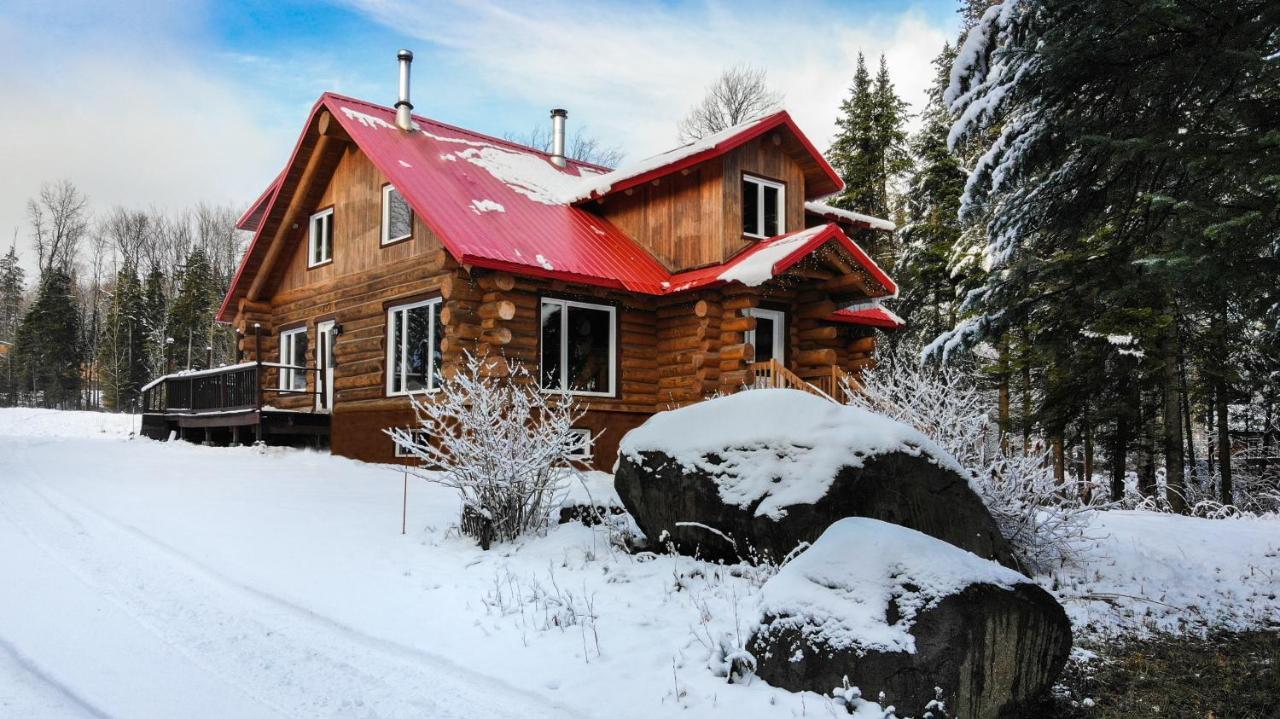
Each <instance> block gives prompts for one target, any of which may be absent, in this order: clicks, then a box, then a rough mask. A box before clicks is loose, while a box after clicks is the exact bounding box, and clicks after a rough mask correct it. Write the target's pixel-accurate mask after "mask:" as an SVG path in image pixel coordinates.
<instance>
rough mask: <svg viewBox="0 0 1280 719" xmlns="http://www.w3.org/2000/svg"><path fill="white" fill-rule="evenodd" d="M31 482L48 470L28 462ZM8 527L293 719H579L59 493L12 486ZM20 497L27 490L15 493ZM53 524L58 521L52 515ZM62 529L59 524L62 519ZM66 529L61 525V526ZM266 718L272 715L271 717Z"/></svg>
mask: <svg viewBox="0 0 1280 719" xmlns="http://www.w3.org/2000/svg"><path fill="white" fill-rule="evenodd" d="M22 459H23V462H24V463H25V464H26V465H27V467H28V468H29V473H30V476H31V477H33V478H37V477H39V476H40V474H41V472H40V469H39V467H37V466H35V465H34V464H33V463H31V462H30V459H29V458H28V457H26V456H25V454H24V456H23V458H22ZM0 486H4V487H7V488H8V490H9V491H6V492H5V495H6V496H5V502H4V503H3V504H5V505H8V508H9V509H16V510H18V511H16V512H13V511H6V514H7V515H8V519H10V521H11V522H13V523H15V524H18V525H25V527H24V529H26V530H27V533H28V534H30V535H33V536H39V537H40V538H41V540H43V541H44V542H45V543H46V544H47V545H48V546H49V549H50V552H51V554H54V555H57V556H58V557H59V559H60V561H63V562H66V563H67V564H68V565H69V566H70V567H71V568H73V569H74V570H75V571H78V572H80V573H82V574H84V575H86V576H87V577H88V580H87V581H86V584H89V585H91V586H95V587H96V588H97V589H98V590H99V591H102V592H105V593H108V594H110V595H112V596H113V598H114V599H116V600H117V601H118V603H119V604H120V605H121V606H122V607H124V608H125V611H126V612H128V613H129V614H130V615H131V616H132V617H134V618H135V619H136V620H138V622H139V623H140V624H141V625H143V626H146V627H147V628H148V630H149V631H152V632H154V633H155V634H156V635H157V636H158V637H160V638H161V639H162V640H164V641H166V642H168V643H169V644H171V645H173V646H175V647H177V648H179V649H182V650H184V653H185V654H186V655H187V656H189V657H191V658H192V660H193V664H197V665H199V666H202V667H204V668H206V670H207V671H210V672H211V673H214V674H216V675H218V676H220V677H222V678H224V679H226V680H227V681H228V682H230V683H232V684H234V685H236V686H237V687H238V688H239V689H240V690H241V691H243V692H244V693H245V694H247V695H249V696H254V697H256V698H260V699H262V698H265V697H269V698H270V704H272V705H274V706H275V707H276V708H278V709H280V711H281V712H282V713H284V714H286V715H293V716H307V717H311V716H370V717H375V716H376V717H395V716H413V717H423V716H431V717H507V716H510V717H516V716H519V717H533V718H536V717H541V716H547V717H551V716H569V715H573V714H574V712H572V711H571V710H568V709H567V708H565V707H561V706H555V705H553V704H551V703H550V702H548V701H547V700H546V699H543V698H541V697H538V696H537V695H535V694H532V693H529V692H525V691H522V690H518V689H514V688H511V687H509V686H506V685H504V684H503V683H502V682H501V680H498V679H493V678H491V677H484V676H482V675H478V674H476V673H474V672H470V671H468V670H464V669H462V668H460V667H457V666H455V665H452V664H449V663H448V662H447V660H444V659H442V658H439V657H435V656H433V655H430V654H426V653H423V652H419V651H416V650H413V649H410V648H408V647H404V646H401V645H398V644H395V643H393V642H388V641H386V640H382V639H378V638H375V637H370V636H368V635H365V634H362V633H360V632H358V631H356V630H354V629H352V628H350V627H347V626H345V625H342V624H340V623H337V622H335V621H333V620H330V619H328V618H326V617H323V616H320V615H317V614H315V613H314V612H311V611H310V610H307V609H305V608H302V607H298V606H296V605H294V604H292V603H289V602H287V601H284V600H281V599H279V598H278V597H274V596H272V595H269V594H266V593H263V592H261V591H259V590H257V589H254V588H252V587H248V586H245V585H243V584H239V583H237V582H234V581H233V580H230V579H228V578H226V577H223V576H222V575H219V574H218V573H217V572H214V571H212V570H210V569H209V568H208V567H206V566H204V565H202V564H201V563H200V562H198V561H196V560H194V559H193V558H191V557H189V556H187V555H185V554H183V553H181V552H179V551H177V550H175V549H174V548H172V547H170V546H168V545H167V544H165V543H163V542H161V541H159V540H157V539H155V538H154V537H151V536H149V535H147V534H145V533H144V532H141V531H140V530H138V529H137V528H134V527H130V526H128V525H124V524H121V523H119V522H117V521H115V520H114V519H111V518H110V517H107V516H105V515H103V514H102V513H101V512H98V511H97V510H95V509H92V508H91V507H88V506H87V505H85V504H83V503H82V502H80V501H79V500H77V499H74V498H71V497H69V496H67V495H66V494H65V493H63V492H60V491H57V490H53V489H51V488H49V487H47V486H46V487H42V488H39V489H37V488H36V487H34V486H31V485H30V484H28V483H26V482H23V481H21V480H17V479H16V478H11V479H10V480H9V481H5V482H0ZM14 490H17V491H14ZM51 515H52V516H51ZM55 517H56V519H55V520H54V521H49V520H51V519H54V518H55ZM58 525H61V526H58ZM263 708H264V709H266V707H265V706H264V707H263Z"/></svg>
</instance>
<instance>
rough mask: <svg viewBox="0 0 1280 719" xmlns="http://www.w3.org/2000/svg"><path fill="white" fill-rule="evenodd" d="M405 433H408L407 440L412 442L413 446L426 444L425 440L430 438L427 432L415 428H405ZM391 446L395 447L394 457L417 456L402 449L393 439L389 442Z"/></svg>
mask: <svg viewBox="0 0 1280 719" xmlns="http://www.w3.org/2000/svg"><path fill="white" fill-rule="evenodd" d="M405 431H406V432H408V433H409V438H410V439H412V440H413V442H414V444H426V442H427V438H428V437H430V436H431V435H429V434H427V430H425V429H421V428H416V427H415V428H409V427H406V428H405ZM391 444H392V445H393V446H394V447H395V456H396V457H402V458H408V457H415V456H417V455H415V454H414V453H413V452H410V451H409V450H407V449H405V448H404V447H402V446H401V445H400V443H399V442H397V441H395V439H394V438H393V439H392V440H391Z"/></svg>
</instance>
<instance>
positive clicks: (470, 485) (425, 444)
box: [384, 353, 582, 549]
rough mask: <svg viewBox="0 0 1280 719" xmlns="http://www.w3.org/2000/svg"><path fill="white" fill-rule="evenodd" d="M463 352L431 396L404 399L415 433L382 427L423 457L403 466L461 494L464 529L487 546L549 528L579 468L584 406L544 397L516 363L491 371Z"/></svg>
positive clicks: (484, 361)
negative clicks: (500, 372)
mask: <svg viewBox="0 0 1280 719" xmlns="http://www.w3.org/2000/svg"><path fill="white" fill-rule="evenodd" d="M502 361H504V360H501V359H498V358H494V359H488V358H484V357H480V356H476V355H472V354H470V353H467V355H466V357H465V361H464V362H463V364H462V367H461V368H460V370H459V371H458V373H457V375H456V376H454V377H452V378H450V379H449V380H447V381H444V382H442V383H441V386H440V389H439V390H438V391H437V392H436V393H435V394H433V395H428V394H425V393H421V394H415V395H411V396H410V400H411V402H412V404H413V410H414V412H415V414H416V415H417V427H416V428H414V429H415V430H416V431H411V430H410V429H409V428H402V427H396V428H392V429H387V430H384V431H385V432H386V433H387V434H389V435H391V438H392V439H393V440H395V443H396V445H397V446H398V447H400V449H401V450H402V451H404V452H407V453H409V454H411V455H412V456H413V457H416V458H417V459H418V460H420V462H421V466H420V467H414V468H411V469H410V470H409V471H410V472H412V473H413V474H414V475H415V476H418V477H421V478H422V479H425V480H427V481H429V482H434V483H436V484H441V485H444V486H446V487H452V488H453V489H456V490H457V491H458V494H459V495H461V497H462V522H461V526H462V528H463V532H464V533H467V534H471V535H472V536H476V537H477V538H478V539H480V540H481V545H482V546H484V547H485V548H486V549H487V548H488V543H489V540H491V539H492V540H496V541H510V540H512V539H515V538H516V537H519V536H520V535H523V534H526V533H528V532H531V531H536V530H538V529H541V528H543V527H545V526H547V523H548V520H549V515H550V512H551V510H552V509H554V508H556V507H558V506H559V500H560V497H561V494H562V492H563V490H564V488H565V486H566V483H567V482H568V481H571V480H572V479H573V478H574V476H575V475H576V474H577V472H578V471H579V470H580V469H581V468H582V465H581V463H580V461H579V460H577V459H575V458H574V457H573V452H574V443H575V439H576V438H575V437H574V435H573V434H572V432H571V429H572V427H573V425H574V423H575V422H577V421H578V419H579V418H581V417H582V410H581V409H579V407H578V404H577V403H576V402H575V401H574V400H573V398H572V397H570V396H569V395H560V394H550V393H546V392H543V391H542V390H541V388H539V387H538V385H537V382H536V381H535V380H534V378H532V377H530V376H529V374H528V372H527V371H526V370H525V369H524V368H523V367H521V366H519V365H517V366H515V367H513V368H512V369H511V372H510V376H508V377H500V376H494V374H495V373H493V372H491V366H492V363H493V362H502Z"/></svg>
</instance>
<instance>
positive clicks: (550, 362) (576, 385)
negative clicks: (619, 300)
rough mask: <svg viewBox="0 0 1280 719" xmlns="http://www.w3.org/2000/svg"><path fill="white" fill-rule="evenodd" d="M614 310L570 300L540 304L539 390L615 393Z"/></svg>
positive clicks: (572, 392)
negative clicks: (540, 374) (540, 363)
mask: <svg viewBox="0 0 1280 719" xmlns="http://www.w3.org/2000/svg"><path fill="white" fill-rule="evenodd" d="M615 317H616V310H615V309H614V308H613V307H610V306H608V305H593V304H587V303H585V302H573V301H570V300H555V299H543V300H542V388H543V389H546V390H554V391H561V390H563V391H566V392H569V393H571V394H583V395H597V396H610V395H612V394H613V393H614V371H613V366H614V361H615V358H616V357H617V345H618V342H617V325H616V323H615V321H614V319H615Z"/></svg>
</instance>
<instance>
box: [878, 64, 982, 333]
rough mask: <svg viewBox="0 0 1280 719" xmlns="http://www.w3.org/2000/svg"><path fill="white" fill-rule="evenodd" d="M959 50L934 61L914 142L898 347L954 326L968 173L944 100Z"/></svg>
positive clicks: (901, 233) (902, 229)
mask: <svg viewBox="0 0 1280 719" xmlns="http://www.w3.org/2000/svg"><path fill="white" fill-rule="evenodd" d="M954 57H955V50H954V49H953V48H952V47H951V46H950V45H947V46H946V47H944V48H943V50H942V53H941V54H939V55H938V57H937V58H935V59H934V61H933V64H934V66H935V68H936V69H937V75H936V77H935V79H934V83H933V85H932V86H931V87H930V88H929V101H928V104H926V105H925V108H924V112H923V113H922V116H921V119H922V120H923V122H922V124H921V127H920V130H919V132H917V133H916V135H915V136H914V137H912V138H911V152H912V154H914V155H915V166H914V169H913V170H912V172H911V174H910V177H909V178H908V180H907V192H906V197H905V212H906V220H907V223H906V224H905V225H903V226H902V227H900V228H899V230H898V236H899V237H900V238H901V240H902V259H901V261H900V262H899V263H898V270H897V273H898V279H899V281H900V283H901V286H902V288H903V290H902V293H903V294H902V296H901V297H900V298H899V300H898V301H897V302H896V303H895V304H894V311H895V312H897V313H898V314H899V315H902V317H903V318H904V319H905V320H906V321H907V325H906V328H905V329H903V330H900V331H898V332H894V333H892V334H891V335H890V336H889V340H890V342H891V343H893V344H898V343H904V344H905V345H906V346H911V347H914V346H918V345H922V344H923V343H925V342H928V341H929V340H932V339H933V338H934V337H937V336H938V335H940V334H942V333H943V332H945V331H946V330H949V329H951V328H952V327H953V326H954V325H955V321H956V310H957V308H958V304H959V299H958V298H957V297H956V292H957V287H958V285H959V278H958V276H956V275H953V274H952V272H951V269H950V265H951V250H952V247H954V246H955V244H956V243H957V241H958V240H959V238H960V233H961V224H960V219H959V217H958V215H959V211H960V194H961V193H962V192H963V191H964V181H965V173H964V170H963V169H962V168H961V167H960V161H959V159H958V158H957V157H956V156H955V155H954V154H952V152H951V151H950V149H949V148H948V147H947V133H948V132H949V131H950V129H951V116H950V114H949V113H948V112H947V108H946V106H945V105H944V104H943V102H942V93H943V91H944V90H945V89H946V87H947V83H948V81H949V80H948V76H949V73H950V69H951V61H952V59H953V58H954Z"/></svg>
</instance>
